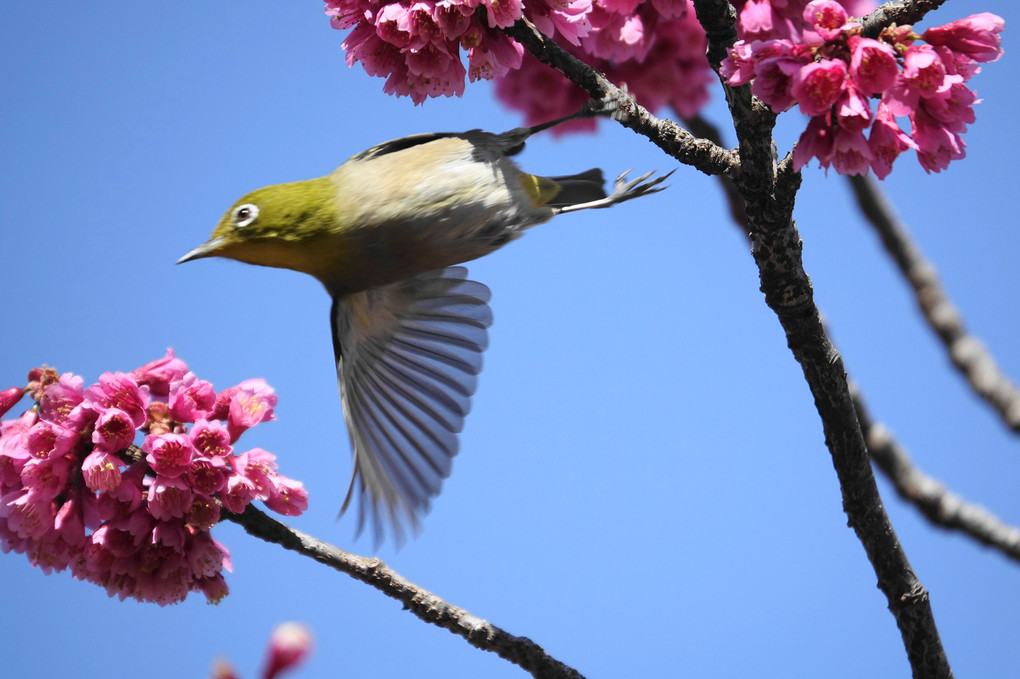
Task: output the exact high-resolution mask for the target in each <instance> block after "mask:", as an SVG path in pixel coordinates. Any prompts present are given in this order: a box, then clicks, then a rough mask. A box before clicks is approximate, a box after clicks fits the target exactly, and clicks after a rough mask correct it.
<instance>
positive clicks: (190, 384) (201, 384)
mask: <svg viewBox="0 0 1020 679" xmlns="http://www.w3.org/2000/svg"><path fill="white" fill-rule="evenodd" d="M168 403H169V406H170V417H172V418H173V419H175V420H177V421H178V422H194V421H196V420H201V419H205V418H206V417H209V415H210V414H212V411H213V410H214V409H215V407H216V390H215V389H213V386H212V384H210V383H209V382H206V381H205V380H200V379H198V378H197V377H196V376H195V373H193V372H188V373H186V374H185V375H184V376H183V377H181V378H180V379H179V380H176V381H174V382H172V383H171V385H170V393H169V402H168Z"/></svg>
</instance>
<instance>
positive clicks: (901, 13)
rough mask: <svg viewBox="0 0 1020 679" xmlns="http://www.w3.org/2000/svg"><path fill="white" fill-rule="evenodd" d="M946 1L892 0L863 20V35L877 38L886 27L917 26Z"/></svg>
mask: <svg viewBox="0 0 1020 679" xmlns="http://www.w3.org/2000/svg"><path fill="white" fill-rule="evenodd" d="M945 2H946V0H892V1H891V2H887V3H885V4H884V5H882V6H881V7H879V8H878V9H876V10H875V11H874V12H872V13H871V14H869V15H868V16H866V17H863V18H862V19H861V34H862V35H864V37H866V38H877V37H878V34H879V33H881V32H882V29H884V28H885V27H886V26H889V25H890V24H897V25H899V26H902V25H904V24H916V23H917V22H918V21H920V20H921V19H923V18H924V15H925V14H927V13H928V12H930V11H932V10H933V9H938V8H939V7H941V6H942V5H943V4H944V3H945Z"/></svg>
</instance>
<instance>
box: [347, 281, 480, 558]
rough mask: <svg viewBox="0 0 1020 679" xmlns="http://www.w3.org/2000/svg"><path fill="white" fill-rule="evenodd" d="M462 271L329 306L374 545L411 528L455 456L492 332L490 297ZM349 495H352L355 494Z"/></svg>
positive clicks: (361, 518) (357, 482)
mask: <svg viewBox="0 0 1020 679" xmlns="http://www.w3.org/2000/svg"><path fill="white" fill-rule="evenodd" d="M466 274H467V269H464V268H463V267H450V268H448V269H440V270H437V271H430V272H428V273H424V274H421V275H419V276H415V277H414V278H410V279H408V280H406V281H402V282H399V283H394V284H392V285H387V286H384V287H381V288H374V289H371V290H367V291H364V292H359V293H355V294H352V295H347V296H344V297H337V298H335V299H334V300H333V310H332V321H333V348H334V351H335V352H336V361H337V377H338V380H339V382H340V398H341V400H342V402H343V410H344V417H345V419H346V420H347V429H348V432H349V433H350V436H351V444H352V448H353V451H354V473H353V477H352V478H351V485H350V488H348V490H347V497H346V498H345V499H344V504H343V508H342V509H341V514H342V513H343V512H344V511H346V509H347V507H348V505H349V504H350V502H351V499H352V498H353V496H354V495H355V493H356V494H357V495H359V496H360V497H359V503H358V505H359V507H358V528H357V530H358V532H359V533H360V532H361V530H362V528H363V527H364V524H365V517H366V515H369V516H370V517H371V522H372V524H373V528H374V530H375V538H376V541H377V542H378V541H379V540H380V539H381V537H382V532H383V524H385V523H389V524H390V525H391V527H392V529H393V531H394V535H395V537H396V539H397V541H398V542H399V541H400V540H402V539H403V527H402V526H403V524H404V523H407V524H409V525H411V526H412V527H414V526H416V525H417V520H418V515H419V514H421V513H424V512H425V511H427V510H428V506H429V500H430V499H431V498H432V497H434V496H436V495H437V494H438V493H439V489H440V487H441V486H442V482H443V479H444V478H446V477H447V476H448V475H449V473H450V466H451V461H452V458H453V456H454V455H456V454H457V433H458V432H460V430H461V428H462V427H463V425H464V417H465V416H466V415H467V413H468V410H469V409H470V407H471V396H472V394H473V393H474V391H475V384H476V381H477V377H476V376H477V375H478V373H479V371H480V370H481V368H482V352H483V351H484V350H485V348H486V347H487V346H488V332H487V330H486V329H487V328H488V327H489V326H490V325H491V324H492V311H491V310H490V309H489V305H488V304H487V302H488V301H489V296H490V294H489V289H488V288H487V287H485V286H484V285H482V284H481V283H476V282H475V281H471V280H466V279H465V278H464V277H465V275H466ZM355 488H357V490H355Z"/></svg>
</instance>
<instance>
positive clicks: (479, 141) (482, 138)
mask: <svg viewBox="0 0 1020 679" xmlns="http://www.w3.org/2000/svg"><path fill="white" fill-rule="evenodd" d="M529 136H531V128H527V127H519V128H517V129H515V130H510V131H509V132H503V133H501V134H493V133H491V132H486V131H485V130H468V131H467V132H427V133H425V134H412V135H411V136H409V137H401V138H400V139H391V140H390V141H384V142H383V143H381V144H377V145H375V146H373V147H372V148H370V149H366V150H364V151H362V152H361V153H359V154H357V155H356V156H354V157H353V158H351V159H350V160H351V161H363V160H370V159H373V158H378V157H379V156H384V155H386V154H387V153H395V152H397V151H403V150H404V149H409V148H411V147H414V146H418V145H420V144H427V143H429V142H432V141H436V140H437V139H447V138H449V137H456V138H458V139H463V140H464V141H466V142H468V143H469V144H471V147H472V148H473V149H474V154H475V156H476V159H477V160H493V159H496V158H502V157H504V156H513V155H516V154H518V153H520V152H521V150H522V149H523V148H524V142H525V141H526V140H527V139H528V137H529ZM348 162H350V161H348Z"/></svg>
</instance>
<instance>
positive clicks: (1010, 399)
mask: <svg viewBox="0 0 1020 679" xmlns="http://www.w3.org/2000/svg"><path fill="white" fill-rule="evenodd" d="M850 186H851V187H852V188H853V190H854V195H855V196H856V198H857V204H858V205H859V206H860V208H861V212H863V213H864V216H865V217H867V219H868V221H869V222H870V223H871V225H872V226H873V227H875V230H876V231H877V232H878V235H879V237H880V238H881V239H882V244H883V245H884V246H885V249H886V251H887V252H888V253H889V255H890V256H891V257H892V258H893V261H895V262H896V265H897V266H898V267H899V269H900V272H901V273H902V274H903V276H904V277H905V278H906V279H907V281H908V282H909V283H910V287H911V288H913V290H914V299H915V300H916V302H917V306H918V308H920V310H921V315H922V316H924V319H925V320H926V321H927V322H928V325H929V326H930V327H931V329H932V330H934V331H935V334H936V335H937V336H938V338H939V339H940V340H941V341H942V344H943V346H944V347H945V348H946V352H947V353H948V354H949V359H950V361H952V363H953V365H954V366H956V368H957V370H959V371H960V372H961V373H962V374H963V376H964V377H965V378H966V380H967V383H968V384H969V385H970V387H971V389H973V390H974V393H976V394H977V395H978V396H980V397H981V398H982V399H984V401H985V402H986V403H988V405H990V406H992V408H994V409H995V411H996V412H998V413H999V416H1000V417H1001V418H1002V421H1003V422H1004V423H1005V424H1006V426H1007V427H1009V428H1010V429H1012V430H1013V431H1014V432H1016V433H1020V391H1018V390H1017V387H1016V386H1015V385H1014V384H1013V383H1012V382H1011V381H1010V380H1009V378H1008V377H1006V376H1005V375H1003V374H1002V372H1001V371H1000V370H999V367H998V366H997V365H996V363H995V359H994V358H992V356H991V354H990V353H989V352H988V350H987V349H986V348H985V347H984V345H983V344H982V343H981V341H980V340H978V339H977V338H976V337H974V336H973V335H970V334H969V333H968V332H967V329H966V328H965V327H964V324H963V317H962V316H961V315H960V312H959V310H958V309H957V308H956V307H955V306H954V305H953V302H952V300H950V299H949V296H948V295H947V294H946V292H945V290H944V289H943V288H942V285H941V284H940V283H939V279H938V274H937V273H936V272H935V267H934V266H932V265H931V264H930V263H929V262H928V261H927V260H926V259H925V257H924V255H923V254H922V253H921V251H920V250H919V249H918V248H917V246H916V245H915V244H914V243H913V242H912V241H911V239H910V234H909V233H908V231H907V227H906V225H905V224H904V223H903V222H902V220H900V219H899V217H897V215H896V213H895V211H894V210H893V209H892V206H891V205H890V204H889V202H888V200H886V197H885V196H884V195H883V193H882V190H881V188H879V186H878V184H877V183H876V182H875V181H874V180H872V179H871V178H870V177H850Z"/></svg>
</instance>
